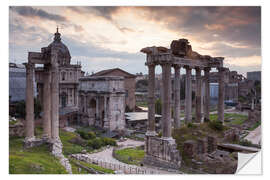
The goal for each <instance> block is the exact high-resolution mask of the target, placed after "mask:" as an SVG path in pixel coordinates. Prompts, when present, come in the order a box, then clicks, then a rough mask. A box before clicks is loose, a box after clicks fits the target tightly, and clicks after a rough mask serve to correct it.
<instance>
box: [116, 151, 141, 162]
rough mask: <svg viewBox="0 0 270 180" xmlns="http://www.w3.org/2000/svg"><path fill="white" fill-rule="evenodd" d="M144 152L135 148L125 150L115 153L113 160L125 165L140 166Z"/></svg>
mask: <svg viewBox="0 0 270 180" xmlns="http://www.w3.org/2000/svg"><path fill="white" fill-rule="evenodd" d="M143 157H144V150H143V149H141V148H139V147H137V148H126V149H120V150H116V151H115V158H116V159H118V160H119V161H122V162H124V163H126V164H134V165H140V162H141V161H142V160H143Z"/></svg>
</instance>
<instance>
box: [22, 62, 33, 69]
mask: <svg viewBox="0 0 270 180" xmlns="http://www.w3.org/2000/svg"><path fill="white" fill-rule="evenodd" d="M23 65H24V66H25V68H26V69H34V68H35V64H34V63H23Z"/></svg>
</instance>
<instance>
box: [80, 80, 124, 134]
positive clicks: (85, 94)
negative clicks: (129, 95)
mask: <svg viewBox="0 0 270 180" xmlns="http://www.w3.org/2000/svg"><path fill="white" fill-rule="evenodd" d="M124 113H125V89H124V78H123V77H117V76H101V77H82V78H80V86H79V121H80V122H81V123H82V124H85V125H89V126H91V125H94V126H97V127H100V128H104V129H108V130H110V131H115V130H123V129H124V128H125V116H124Z"/></svg>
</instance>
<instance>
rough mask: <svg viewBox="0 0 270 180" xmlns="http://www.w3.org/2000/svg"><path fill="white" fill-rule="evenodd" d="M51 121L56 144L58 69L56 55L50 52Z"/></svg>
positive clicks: (57, 139) (57, 133) (57, 136)
mask: <svg viewBox="0 0 270 180" xmlns="http://www.w3.org/2000/svg"><path fill="white" fill-rule="evenodd" d="M51 72H52V73H51V76H52V79H51V104H52V106H51V119H52V140H53V142H56V141H57V142H58V141H59V140H60V139H59V68H58V53H57V52H55V51H53V52H52V67H51Z"/></svg>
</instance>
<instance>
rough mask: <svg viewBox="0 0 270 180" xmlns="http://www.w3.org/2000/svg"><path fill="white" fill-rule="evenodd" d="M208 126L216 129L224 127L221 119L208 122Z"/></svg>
mask: <svg viewBox="0 0 270 180" xmlns="http://www.w3.org/2000/svg"><path fill="white" fill-rule="evenodd" d="M208 125H209V127H210V128H211V129H213V130H216V131H222V130H223V129H224V126H223V124H222V122H221V121H218V120H214V121H210V122H209V124H208Z"/></svg>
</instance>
